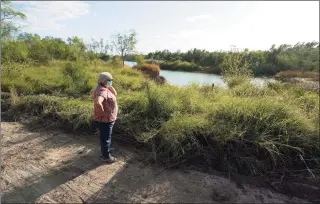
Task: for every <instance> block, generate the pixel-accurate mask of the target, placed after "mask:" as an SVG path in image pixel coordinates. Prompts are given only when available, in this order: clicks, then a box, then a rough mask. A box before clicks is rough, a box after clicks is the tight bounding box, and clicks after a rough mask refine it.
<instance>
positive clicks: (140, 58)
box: [134, 54, 145, 65]
mask: <svg viewBox="0 0 320 204" xmlns="http://www.w3.org/2000/svg"><path fill="white" fill-rule="evenodd" d="M134 59H135V61H136V62H137V65H143V64H144V63H145V60H144V55H142V54H140V55H139V54H137V55H135V56H134Z"/></svg>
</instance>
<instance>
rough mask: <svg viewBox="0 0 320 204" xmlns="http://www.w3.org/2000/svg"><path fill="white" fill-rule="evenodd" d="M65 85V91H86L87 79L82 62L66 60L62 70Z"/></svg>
mask: <svg viewBox="0 0 320 204" xmlns="http://www.w3.org/2000/svg"><path fill="white" fill-rule="evenodd" d="M62 72H63V74H64V80H65V85H66V87H67V91H69V92H74V93H88V92H89V91H90V90H91V88H90V87H89V84H88V82H89V79H88V74H87V71H86V64H85V63H84V62H81V61H78V62H66V63H65V65H64V67H63V70H62Z"/></svg>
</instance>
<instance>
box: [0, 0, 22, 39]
mask: <svg viewBox="0 0 320 204" xmlns="http://www.w3.org/2000/svg"><path fill="white" fill-rule="evenodd" d="M0 4H1V18H0V21H1V30H0V38H1V40H3V39H5V38H9V37H10V36H11V34H12V32H17V31H18V30H19V29H20V27H19V26H18V25H16V24H15V23H14V22H13V21H12V20H13V19H15V18H17V17H19V18H21V19H26V15H25V14H23V13H21V12H19V11H16V10H14V9H13V8H12V4H11V2H10V1H7V0H2V1H1V3H0Z"/></svg>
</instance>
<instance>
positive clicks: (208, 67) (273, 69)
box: [127, 42, 319, 76]
mask: <svg viewBox="0 0 320 204" xmlns="http://www.w3.org/2000/svg"><path fill="white" fill-rule="evenodd" d="M230 52H245V54H246V60H247V61H248V62H249V64H250V68H251V69H252V71H253V73H254V75H256V76H261V75H264V76H272V75H275V74H276V73H277V72H280V71H287V70H298V71H317V72H318V71H319V42H308V43H297V44H295V45H294V46H292V45H286V44H284V45H280V46H279V47H276V46H275V45H272V47H271V48H270V49H269V50H267V51H260V50H258V51H249V50H248V49H245V50H243V51H239V50H233V51H230ZM230 52H217V51H216V52H208V51H206V50H199V49H193V50H189V51H187V52H170V51H169V50H163V51H156V52H151V53H149V54H147V55H146V56H145V58H146V59H147V62H149V63H157V64H159V65H160V68H161V69H164V70H177V71H178V70H180V71H190V72H194V71H199V72H207V73H215V74H221V65H222V62H223V59H224V57H225V56H226V55H228V54H230ZM131 58H132V57H130V56H128V57H127V60H130V59H131Z"/></svg>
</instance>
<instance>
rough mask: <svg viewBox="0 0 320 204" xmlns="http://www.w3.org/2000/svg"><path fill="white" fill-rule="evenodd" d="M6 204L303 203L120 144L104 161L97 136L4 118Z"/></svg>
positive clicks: (3, 171)
mask: <svg viewBox="0 0 320 204" xmlns="http://www.w3.org/2000/svg"><path fill="white" fill-rule="evenodd" d="M1 132H2V148H1V151H2V158H3V162H2V174H1V188H2V192H3V193H2V202H3V203H4V202H5V203H9V202H11V203H22V202H23V203H26V202H29V203H31V202H32V203H34V202H36V203H40V202H41V203H43V202H59V203H92V202H95V203H97V202H99V203H102V202H122V203H123V202H127V203H128V202H143V203H147V202H148V203H149V202H152V203H156V202H157V203H158V202H162V203H164V202H170V203H177V202H179V203H182V202H183V203H200V202H201V203H221V202H229V203H230V202H238V203H243V202H246V203H285V202H290V203H292V202H296V203H301V202H303V201H302V200H299V199H296V198H289V197H287V196H285V195H281V194H277V193H274V192H272V191H271V190H268V189H263V188H254V187H250V186H246V185H245V186H244V187H243V188H238V187H237V186H236V185H235V184H234V183H233V182H231V181H230V180H229V179H226V178H224V177H219V176H215V175H209V174H205V173H200V172H197V171H191V170H188V171H187V170H165V171H163V169H161V168H160V167H157V166H152V165H148V166H146V165H143V163H142V162H141V161H139V156H138V155H137V153H135V152H134V151H133V150H130V149H129V148H124V147H119V146H115V148H116V153H115V154H116V156H117V157H118V158H119V159H120V161H119V162H117V163H115V164H111V165H107V164H103V163H101V162H100V161H99V143H98V137H97V136H95V135H70V134H65V133H61V132H59V130H45V129H41V128H37V127H33V129H32V127H29V126H24V125H22V124H20V123H14V122H3V123H1Z"/></svg>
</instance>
